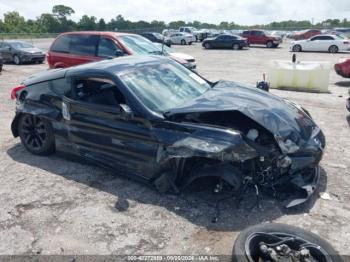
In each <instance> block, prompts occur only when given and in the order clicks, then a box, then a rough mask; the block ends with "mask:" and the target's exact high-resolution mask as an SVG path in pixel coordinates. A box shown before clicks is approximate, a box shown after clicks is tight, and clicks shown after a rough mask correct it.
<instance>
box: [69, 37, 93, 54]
mask: <svg viewBox="0 0 350 262" xmlns="http://www.w3.org/2000/svg"><path fill="white" fill-rule="evenodd" d="M98 39H99V37H98V36H97V35H72V36H71V41H70V53H72V54H76V55H87V56H94V55H95V54H96V47H97V41H98Z"/></svg>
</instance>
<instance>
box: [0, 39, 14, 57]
mask: <svg viewBox="0 0 350 262" xmlns="http://www.w3.org/2000/svg"><path fill="white" fill-rule="evenodd" d="M0 53H1V56H2V58H3V60H4V61H6V62H12V53H11V46H10V45H9V44H8V43H6V42H1V43H0Z"/></svg>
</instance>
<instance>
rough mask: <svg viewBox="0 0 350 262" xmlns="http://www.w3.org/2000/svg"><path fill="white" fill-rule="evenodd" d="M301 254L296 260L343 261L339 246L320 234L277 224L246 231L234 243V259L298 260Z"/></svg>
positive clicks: (238, 261) (236, 260) (259, 226)
mask: <svg viewBox="0 0 350 262" xmlns="http://www.w3.org/2000/svg"><path fill="white" fill-rule="evenodd" d="M292 238H293V239H292ZM283 239H284V240H285V241H283ZM302 245H303V246H304V248H303V246H302ZM288 252H289V253H288ZM298 255H299V256H300V257H299V259H297V260H295V261H319V262H321V261H322V262H323V261H327V262H328V261H330V262H341V261H343V259H342V258H341V257H340V255H339V254H338V253H337V252H336V251H335V249H334V248H333V247H332V246H331V245H330V244H329V243H328V242H327V241H325V240H324V239H322V238H321V237H319V236H317V235H316V234H314V233H311V232H309V231H306V230H304V229H301V228H298V227H294V226H289V225H284V224H275V223H269V224H261V225H256V226H252V227H248V228H246V229H245V230H243V231H242V232H241V233H240V234H239V236H238V237H237V239H236V241H235V243H234V246H233V251H232V261H235V262H247V261H259V262H260V261H261V262H262V261H294V260H293V259H295V258H297V256H298ZM291 256H292V257H291ZM292 258H293V259H292ZM307 259H310V260H307ZM313 259H314V260H313Z"/></svg>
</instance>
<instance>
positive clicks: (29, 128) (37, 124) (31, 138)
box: [22, 115, 47, 150]
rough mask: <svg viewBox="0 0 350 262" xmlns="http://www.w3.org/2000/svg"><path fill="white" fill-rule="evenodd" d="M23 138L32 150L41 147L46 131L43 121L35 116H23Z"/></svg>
mask: <svg viewBox="0 0 350 262" xmlns="http://www.w3.org/2000/svg"><path fill="white" fill-rule="evenodd" d="M22 133H23V140H24V142H25V143H26V145H27V146H28V147H30V148H32V149H34V150H38V149H40V148H42V146H43V145H44V143H45V140H46V137H47V132H46V126H45V124H44V122H43V121H42V120H41V119H40V118H39V117H35V116H31V115H28V116H25V117H24V119H23V122H22Z"/></svg>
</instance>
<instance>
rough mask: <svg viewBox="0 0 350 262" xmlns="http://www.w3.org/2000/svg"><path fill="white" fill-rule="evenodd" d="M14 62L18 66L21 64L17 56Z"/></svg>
mask: <svg viewBox="0 0 350 262" xmlns="http://www.w3.org/2000/svg"><path fill="white" fill-rule="evenodd" d="M14 62H15V64H17V65H18V64H19V58H18V56H15V57H14Z"/></svg>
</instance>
